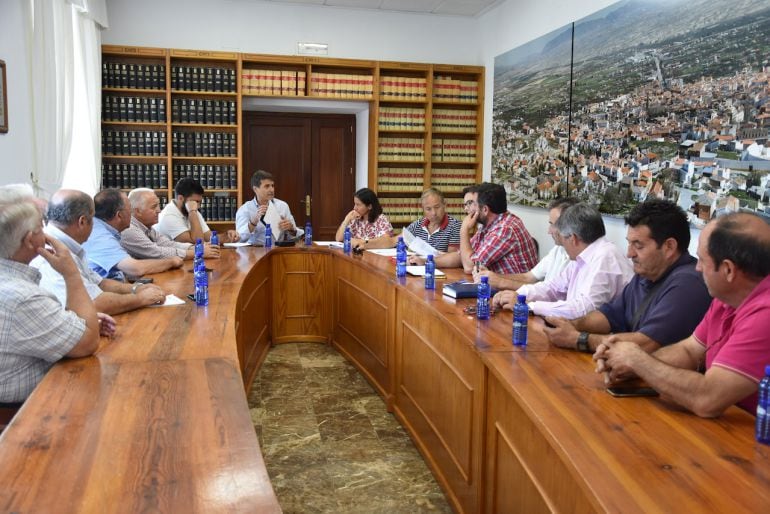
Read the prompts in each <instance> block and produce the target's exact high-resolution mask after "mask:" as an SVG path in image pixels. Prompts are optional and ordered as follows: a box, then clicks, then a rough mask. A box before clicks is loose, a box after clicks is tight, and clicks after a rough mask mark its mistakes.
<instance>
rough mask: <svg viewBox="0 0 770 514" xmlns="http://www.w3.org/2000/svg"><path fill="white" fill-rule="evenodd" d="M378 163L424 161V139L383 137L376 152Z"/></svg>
mask: <svg viewBox="0 0 770 514" xmlns="http://www.w3.org/2000/svg"><path fill="white" fill-rule="evenodd" d="M377 158H378V160H379V161H381V162H384V161H396V162H423V161H424V160H425V138H422V137H383V138H380V144H379V148H378V151H377Z"/></svg>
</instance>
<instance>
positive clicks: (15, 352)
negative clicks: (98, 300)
mask: <svg viewBox="0 0 770 514" xmlns="http://www.w3.org/2000/svg"><path fill="white" fill-rule="evenodd" d="M39 282H40V272H39V271H38V270H36V269H35V268H32V267H30V266H27V265H26V264H22V263H20V262H16V261H11V260H8V259H0V402H3V403H18V402H23V401H24V400H26V399H27V396H29V394H30V393H31V392H32V390H33V389H35V386H37V384H38V383H39V382H40V381H41V380H42V379H43V377H44V376H45V374H46V372H47V371H48V370H49V369H50V368H51V366H53V365H54V363H55V362H56V361H58V360H60V359H61V358H62V357H64V356H65V355H67V354H68V353H69V352H70V351H71V350H72V349H73V348H74V347H75V345H77V343H78V342H79V341H80V338H81V337H83V334H84V333H85V330H86V323H85V321H83V320H82V319H80V318H79V317H78V316H77V315H76V314H75V313H74V312H72V311H68V310H64V309H63V308H62V305H61V304H60V303H59V302H58V301H57V300H56V297H55V296H54V295H53V294H51V293H49V292H48V291H46V290H44V289H41V288H40V286H38V283H39Z"/></svg>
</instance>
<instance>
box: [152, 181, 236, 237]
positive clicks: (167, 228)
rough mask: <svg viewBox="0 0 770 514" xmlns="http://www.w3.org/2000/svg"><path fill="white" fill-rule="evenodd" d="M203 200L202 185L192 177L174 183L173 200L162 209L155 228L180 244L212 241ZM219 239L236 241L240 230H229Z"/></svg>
mask: <svg viewBox="0 0 770 514" xmlns="http://www.w3.org/2000/svg"><path fill="white" fill-rule="evenodd" d="M202 201H203V186H201V185H200V183H199V182H198V181H196V180H194V179H191V178H190V177H185V178H183V179H180V180H179V181H178V182H177V183H176V186H174V199H173V200H172V201H170V202H169V203H168V204H167V205H166V206H165V207H164V208H163V210H162V211H161V212H160V216H159V217H158V224H157V225H156V226H155V227H153V228H155V230H157V231H158V232H159V233H161V234H163V235H164V236H166V237H168V238H169V239H173V240H174V241H179V242H180V243H195V241H196V240H197V239H201V240H203V241H210V240H211V230H210V229H209V226H208V225H207V224H206V220H204V219H203V215H202V214H201V213H200V206H201V202H202ZM220 240H221V242H223V243H224V242H232V243H234V242H236V241H238V233H237V232H236V231H235V230H228V231H227V232H226V233H225V234H223V235H222V237H220Z"/></svg>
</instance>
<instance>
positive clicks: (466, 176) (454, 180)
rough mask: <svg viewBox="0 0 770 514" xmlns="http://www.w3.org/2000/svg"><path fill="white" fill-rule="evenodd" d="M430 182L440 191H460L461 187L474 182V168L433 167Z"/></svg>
mask: <svg viewBox="0 0 770 514" xmlns="http://www.w3.org/2000/svg"><path fill="white" fill-rule="evenodd" d="M431 182H432V184H433V187H435V188H436V189H438V190H439V191H441V192H444V193H460V192H462V190H463V188H465V187H467V186H470V185H472V184H475V183H476V170H474V169H453V168H448V169H447V168H433V169H432V170H431Z"/></svg>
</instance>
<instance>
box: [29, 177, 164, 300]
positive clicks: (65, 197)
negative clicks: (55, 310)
mask: <svg viewBox="0 0 770 514" xmlns="http://www.w3.org/2000/svg"><path fill="white" fill-rule="evenodd" d="M93 224H94V202H93V200H92V199H91V197H90V196H88V195H87V194H85V193H83V192H80V191H75V190H71V189H60V190H59V191H57V192H56V193H54V194H53V196H52V197H51V200H50V202H49V203H48V224H47V225H46V227H45V233H46V234H47V235H48V236H49V237H53V238H55V239H57V240H59V241H61V242H62V243H63V244H64V245H65V246H66V247H67V249H68V250H69V251H70V253H71V254H72V257H73V259H74V260H75V264H76V265H77V267H78V270H79V271H80V276H81V278H82V280H83V285H84V286H85V288H86V291H87V292H88V295H89V296H90V297H91V299H92V300H93V301H94V305H95V306H96V310H98V311H99V312H104V313H107V314H120V313H122V312H127V311H131V310H134V309H138V308H141V307H145V306H147V305H153V304H158V303H162V302H163V300H164V299H165V297H166V295H165V293H164V292H163V290H162V289H161V288H159V287H158V286H155V285H152V284H145V285H142V284H133V285H132V284H128V283H126V282H122V281H118V280H113V279H111V278H103V277H101V276H100V275H99V274H97V273H96V272H94V271H93V270H91V269H90V268H89V266H88V256H87V255H86V251H85V249H84V248H83V246H82V244H83V243H84V242H85V241H86V240H88V238H89V236H90V235H91V231H92V229H93ZM31 266H33V267H35V268H38V269H39V270H40V274H41V275H42V278H41V280H40V287H42V288H43V289H45V290H47V291H50V292H51V293H53V294H54V295H55V296H56V297H57V298H58V299H59V301H60V302H61V303H62V304H64V303H65V299H66V298H67V284H66V283H65V281H64V277H63V276H62V275H61V274H60V273H59V272H58V271H57V270H55V269H54V268H53V267H52V266H51V265H50V264H49V262H48V261H47V260H46V259H44V258H43V257H42V256H40V257H36V258H35V259H34V260H33V261H32V263H31Z"/></svg>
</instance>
